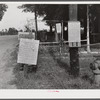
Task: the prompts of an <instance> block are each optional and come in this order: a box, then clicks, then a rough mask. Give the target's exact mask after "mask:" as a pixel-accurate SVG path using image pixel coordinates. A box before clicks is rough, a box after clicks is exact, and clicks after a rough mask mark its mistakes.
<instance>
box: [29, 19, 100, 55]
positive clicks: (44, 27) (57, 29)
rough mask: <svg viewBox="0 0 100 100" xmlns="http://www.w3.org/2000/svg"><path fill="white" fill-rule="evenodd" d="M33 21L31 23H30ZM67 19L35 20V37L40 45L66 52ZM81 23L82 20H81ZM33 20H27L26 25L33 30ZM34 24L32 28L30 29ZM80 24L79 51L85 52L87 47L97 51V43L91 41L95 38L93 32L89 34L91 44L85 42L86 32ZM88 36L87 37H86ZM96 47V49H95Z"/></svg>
mask: <svg viewBox="0 0 100 100" xmlns="http://www.w3.org/2000/svg"><path fill="white" fill-rule="evenodd" d="M32 22H33V23H32ZM67 23H68V21H63V20H43V21H42V20H37V25H38V26H37V27H38V28H37V29H38V30H37V39H38V40H40V47H43V48H44V47H45V48H57V50H58V52H59V53H60V54H61V53H66V52H68V49H69V47H68V24H67ZM81 24H82V22H81ZM35 25H36V24H35V20H34V19H31V20H28V26H29V27H31V30H35V31H36V28H35ZM32 26H34V29H32ZM82 26H83V25H81V31H80V32H81V47H80V48H79V52H83V51H84V53H85V52H87V47H90V48H91V51H96V52H98V53H99V48H100V46H99V43H98V41H100V40H98V41H97V43H95V44H94V43H93V41H94V40H96V38H94V37H93V34H92V35H91V34H90V40H91V43H92V44H87V33H86V31H85V30H86V29H84V26H83V27H82ZM88 38H89V37H88ZM92 38H93V39H92ZM92 40H93V41H92ZM96 49H97V50H96Z"/></svg>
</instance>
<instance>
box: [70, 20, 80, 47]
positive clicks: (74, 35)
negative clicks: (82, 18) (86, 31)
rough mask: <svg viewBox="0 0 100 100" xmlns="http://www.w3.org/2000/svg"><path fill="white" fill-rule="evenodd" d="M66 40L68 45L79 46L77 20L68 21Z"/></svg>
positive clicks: (78, 23)
mask: <svg viewBox="0 0 100 100" xmlns="http://www.w3.org/2000/svg"><path fill="white" fill-rule="evenodd" d="M68 41H69V47H80V46H81V42H80V41H81V33H80V22H79V21H68Z"/></svg>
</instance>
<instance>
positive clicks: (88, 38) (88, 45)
mask: <svg viewBox="0 0 100 100" xmlns="http://www.w3.org/2000/svg"><path fill="white" fill-rule="evenodd" d="M87 52H88V53H90V36H89V5H87Z"/></svg>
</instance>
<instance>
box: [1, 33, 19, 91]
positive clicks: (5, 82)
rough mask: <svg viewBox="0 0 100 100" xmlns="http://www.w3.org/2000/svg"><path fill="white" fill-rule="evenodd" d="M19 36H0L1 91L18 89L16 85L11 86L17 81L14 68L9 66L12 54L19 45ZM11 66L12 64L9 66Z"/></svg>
mask: <svg viewBox="0 0 100 100" xmlns="http://www.w3.org/2000/svg"><path fill="white" fill-rule="evenodd" d="M17 41H18V40H17V36H16V35H14V36H10V35H9V36H0V89H12V88H14V89H15V88H16V85H14V84H13V85H11V84H9V83H10V81H12V80H13V79H15V77H14V74H13V68H12V67H9V66H8V63H10V62H11V53H12V52H13V50H14V48H15V47H16V44H17ZM9 65H10V64H9Z"/></svg>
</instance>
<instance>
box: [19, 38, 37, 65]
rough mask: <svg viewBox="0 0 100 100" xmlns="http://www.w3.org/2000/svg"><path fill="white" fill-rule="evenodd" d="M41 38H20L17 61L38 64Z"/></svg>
mask: <svg viewBox="0 0 100 100" xmlns="http://www.w3.org/2000/svg"><path fill="white" fill-rule="evenodd" d="M38 48H39V40H34V39H22V38H21V39H20V43H19V52H18V59H17V63H22V64H29V65H37V58H38Z"/></svg>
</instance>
